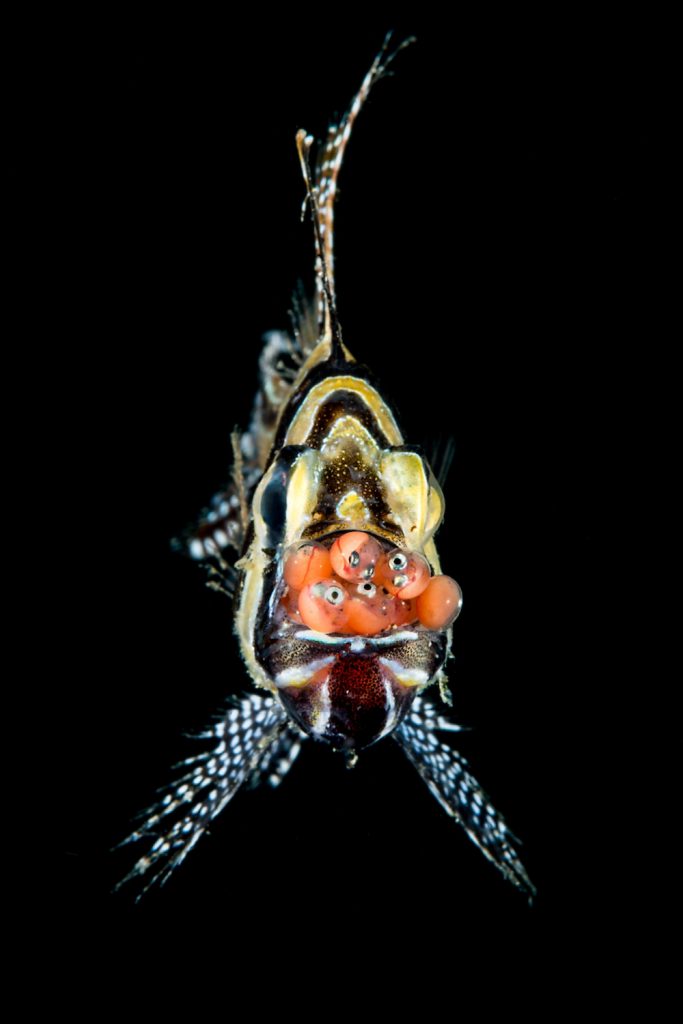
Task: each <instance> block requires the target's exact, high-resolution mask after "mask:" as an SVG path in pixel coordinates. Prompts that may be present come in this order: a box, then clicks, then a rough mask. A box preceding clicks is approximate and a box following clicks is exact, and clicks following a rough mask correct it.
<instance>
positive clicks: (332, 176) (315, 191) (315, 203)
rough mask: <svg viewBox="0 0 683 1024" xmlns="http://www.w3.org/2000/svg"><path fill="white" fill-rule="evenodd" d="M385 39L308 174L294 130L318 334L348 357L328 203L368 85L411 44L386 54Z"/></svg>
mask: <svg viewBox="0 0 683 1024" xmlns="http://www.w3.org/2000/svg"><path fill="white" fill-rule="evenodd" d="M391 37H392V33H391V32H388V33H387V35H386V36H385V38H384V42H383V43H382V47H381V49H380V51H379V53H378V54H377V56H376V57H375V59H374V61H373V62H372V65H371V67H370V69H369V71H368V72H367V74H366V76H365V78H364V79H363V81H362V83H361V86H360V89H359V90H358V92H357V93H356V95H355V97H354V99H353V101H352V103H351V106H350V107H349V109H348V110H347V112H346V114H344V116H343V117H342V119H341V121H340V122H339V124H332V125H330V127H329V128H328V130H327V136H326V139H325V142H324V145H322V146H321V148H320V150H319V152H318V156H317V160H316V165H315V174H311V169H310V163H309V151H310V148H311V146H312V144H313V137H312V136H311V135H309V134H308V133H307V132H306V131H305V130H304V129H300V130H299V131H298V132H297V136H296V144H297V150H298V152H299V160H300V161H301V170H302V173H303V176H304V181H305V183H306V202H307V203H308V205H309V206H310V208H311V213H312V216H313V222H314V234H315V255H316V260H315V278H316V282H315V286H316V305H317V310H318V324H319V329H320V337H321V339H322V340H325V341H327V342H328V343H329V344H330V347H331V354H337V355H340V356H344V357H345V358H348V357H349V353H348V350H347V349H346V347H345V346H344V344H343V342H342V339H341V327H340V324H339V319H338V317H337V311H336V304H337V300H336V291H335V282H334V201H335V197H336V194H337V179H338V177H339V171H340V170H341V165H342V161H343V159H344V152H345V150H346V146H347V144H348V141H349V138H350V137H351V131H352V129H353V125H354V123H355V121H356V118H357V117H358V114H359V113H360V111H361V109H362V107H363V104H364V103H365V101H366V100H367V98H368V96H369V95H370V91H371V89H372V87H373V85H375V83H376V82H378V81H379V80H380V78H382V77H383V76H384V75H385V74H386V72H387V69H388V68H389V66H390V64H391V63H392V62H393V60H394V59H395V57H396V56H397V55H398V54H399V53H400V51H401V50H403V49H404V48H405V47H406V46H409V45H410V44H411V43H413V42H415V38H414V37H413V36H410V37H409V38H408V39H404V40H403V42H402V43H400V45H399V46H397V47H396V49H395V50H392V51H391V53H387V51H388V48H389V44H390V42H391Z"/></svg>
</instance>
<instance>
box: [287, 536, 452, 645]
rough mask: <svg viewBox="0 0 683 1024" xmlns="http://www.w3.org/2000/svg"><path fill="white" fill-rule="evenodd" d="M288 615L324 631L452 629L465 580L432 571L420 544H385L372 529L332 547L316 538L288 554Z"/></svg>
mask: <svg viewBox="0 0 683 1024" xmlns="http://www.w3.org/2000/svg"><path fill="white" fill-rule="evenodd" d="M284 578H285V583H286V584H287V589H286V591H285V594H284V596H283V597H282V599H281V604H282V607H283V609H284V611H285V613H286V615H287V616H288V618H289V619H290V620H291V621H293V622H297V623H300V624H303V625H305V626H308V628H309V629H314V630H316V631H317V632H319V633H342V634H350V635H360V636H375V635H376V634H377V633H381V632H383V631H384V630H387V629H391V628H392V627H398V626H406V625H408V624H410V623H411V622H418V621H419V622H420V623H421V624H422V625H423V626H425V627H427V628H428V629H445V628H446V627H447V626H450V624H451V623H452V622H454V621H455V619H456V618H457V616H458V613H459V612H460V607H461V604H462V594H461V591H460V587H459V586H458V584H457V583H456V582H455V580H453V579H451V577H450V576H432V575H431V571H430V568H429V563H428V562H427V560H426V559H425V558H423V556H422V555H420V554H418V553H417V552H416V551H412V552H406V551H402V550H401V549H400V548H394V549H393V550H392V551H385V550H384V549H383V547H382V545H381V544H380V543H379V541H377V540H376V539H375V538H374V537H371V536H370V534H369V533H362V532H361V531H359V530H354V531H350V532H349V533H343V534H341V535H340V536H339V537H337V538H336V540H335V541H334V543H333V544H332V546H331V547H330V548H329V549H328V548H326V547H324V546H323V545H322V544H320V543H318V542H317V541H309V542H308V543H304V544H300V545H296V546H294V547H293V548H292V549H290V551H289V552H288V553H287V555H286V556H285V566H284Z"/></svg>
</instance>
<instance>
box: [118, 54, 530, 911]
mask: <svg viewBox="0 0 683 1024" xmlns="http://www.w3.org/2000/svg"><path fill="white" fill-rule="evenodd" d="M389 39H390V37H387V39H386V40H385V42H384V46H383V47H382V50H381V51H380V53H379V54H378V55H377V57H376V58H375V60H374V62H373V64H372V66H371V67H370V70H369V71H368V73H367V74H366V76H365V78H364V80H363V82H362V84H361V87H360V89H359V91H358V93H357V95H356V96H355V98H354V100H353V102H352V104H351V106H350V108H349V109H348V111H347V113H346V114H345V116H344V117H343V118H342V119H341V120H340V122H339V124H335V125H332V126H331V127H330V128H329V129H328V131H327V136H326V138H325V140H324V142H323V143H322V144H321V145H320V146H319V147H318V149H317V159H316V160H315V161H313V160H312V158H311V150H312V147H313V143H314V140H313V139H312V137H311V136H309V135H308V134H307V133H306V132H304V131H299V132H298V134H297V136H296V144H297V149H298V154H299V159H300V162H301V168H302V172H303V178H304V183H305V188H306V200H305V202H306V203H307V205H308V208H309V210H310V213H311V218H312V221H313V227H314V240H315V295H314V297H313V300H312V301H311V302H310V303H308V304H306V303H304V302H303V301H302V300H301V298H300V297H297V299H296V301H295V308H294V313H293V316H292V319H293V324H292V330H291V332H288V333H285V332H280V331H272V332H270V333H269V334H267V335H266V336H265V344H264V347H263V350H262V352H261V357H260V387H259V390H258V392H257V395H256V398H255V402H254V407H253V413H252V416H251V421H250V423H249V427H248V429H247V430H246V431H245V432H244V433H242V434H237V433H236V434H233V437H232V450H233V457H234V458H233V469H232V479H231V481H230V483H229V485H228V486H227V487H226V488H225V490H223V491H222V492H220V493H219V494H218V495H216V496H215V497H214V499H213V501H212V504H211V507H210V509H209V510H208V511H207V512H206V513H205V514H204V515H203V517H202V519H201V520H200V522H199V525H198V527H197V528H196V529H194V530H193V531H192V532H191V533H189V534H188V535H187V536H186V537H185V538H184V539H183V541H182V544H183V545H184V546H185V547H186V550H187V552H188V554H189V555H190V556H191V557H192V558H194V559H196V560H197V561H199V562H201V563H203V564H204V565H205V567H206V568H207V571H208V573H209V580H208V582H209V585H210V586H212V587H214V588H215V589H217V590H221V591H224V592H225V593H227V594H228V595H229V596H230V597H231V599H232V600H233V601H234V608H235V632H236V633H237V636H238V638H239V645H240V649H241V654H242V658H243V660H244V663H245V666H246V669H247V672H248V673H249V676H250V677H251V680H252V682H253V684H254V687H255V690H254V692H251V693H249V694H248V695H246V696H243V697H241V698H235V699H233V701H232V703H231V705H230V706H229V708H228V709H227V711H226V712H225V713H224V714H223V715H222V716H221V717H220V718H219V719H218V720H217V721H216V722H215V724H213V725H212V726H211V728H210V729H209V730H208V731H207V732H205V733H202V734H201V735H202V737H203V738H204V739H206V740H209V741H211V743H210V744H209V745H208V749H206V750H205V751H204V752H202V753H200V754H198V755H197V756H194V757H190V758H188V759H187V760H185V761H183V762H181V765H182V769H183V770H182V774H181V775H180V777H179V778H177V779H176V780H175V781H174V782H173V783H172V784H171V785H170V786H169V787H168V789H167V790H166V791H165V794H164V795H163V796H162V798H161V799H160V801H159V802H158V803H157V804H156V805H155V806H153V807H151V808H149V809H148V811H147V812H145V815H144V816H142V819H141V820H142V823H141V824H140V826H139V827H138V828H137V829H136V831H135V832H133V834H132V835H131V836H129V837H128V839H127V840H125V842H146V844H147V845H146V850H145V852H144V853H143V854H142V855H141V856H140V858H139V859H138V860H137V862H136V863H135V865H134V866H133V868H132V870H131V871H130V872H129V874H128V875H127V876H126V878H125V879H124V881H128V880H130V879H134V878H136V877H139V878H141V879H142V881H143V883H145V889H146V888H149V885H151V884H152V883H153V882H155V881H157V882H163V881H165V880H166V879H167V878H168V877H169V875H170V874H171V872H172V871H173V869H174V868H176V867H177V866H178V865H179V864H180V863H181V862H182V861H183V860H184V858H185V857H186V856H187V854H188V853H189V851H190V850H191V849H192V847H193V846H194V845H195V844H196V843H197V841H198V839H199V838H200V837H201V836H202V834H203V833H204V832H205V831H206V829H207V827H208V825H209V823H210V822H211V820H212V819H213V818H215V817H216V815H218V814H219V813H220V812H221V811H222V810H223V808H224V807H225V806H226V805H227V804H228V803H229V801H230V800H231V799H232V797H233V796H234V795H235V793H236V792H237V790H238V789H239V788H240V787H241V786H242V785H243V784H244V783H249V784H251V785H253V784H254V783H258V782H263V783H266V784H270V785H271V786H277V785H278V784H279V783H280V782H281V781H282V779H283V778H284V776H285V775H286V774H287V772H288V770H289V768H290V767H291V765H292V763H293V762H294V760H295V758H296V757H297V755H298V754H299V751H300V749H301V747H302V745H303V744H304V742H305V741H308V740H312V741H314V742H318V743H324V744H327V745H328V746H329V747H330V748H331V749H332V750H335V751H340V752H342V754H343V755H344V756H345V757H346V759H347V762H348V764H349V765H353V764H355V762H356V760H357V758H358V753H359V751H362V750H363V749H364V748H366V747H368V746H370V745H371V744H373V743H376V742H377V741H378V740H381V739H384V738H385V737H389V736H390V737H392V738H393V739H394V740H395V741H396V742H397V743H398V744H399V746H400V747H401V748H402V750H403V751H404V753H405V754H406V755H407V757H408V758H409V759H410V761H412V763H413V764H414V765H415V767H416V769H417V771H418V772H419V773H420V775H421V776H422V778H423V779H424V781H425V782H426V784H427V785H428V787H429V789H430V790H431V791H432V793H433V794H434V796H435V797H436V799H437V800H438V801H439V803H440V804H441V805H442V806H443V807H444V809H445V810H446V811H447V812H448V814H450V815H451V816H452V817H453V818H454V819H455V820H456V821H458V822H460V824H462V825H463V827H464V828H465V830H466V831H467V833H468V835H469V836H470V838H471V839H472V840H473V841H474V842H475V843H476V844H477V845H478V846H479V848H480V849H481V850H482V852H483V853H484V854H485V856H486V857H488V858H489V860H491V861H492V862H493V863H494V864H495V865H496V867H498V868H499V870H500V871H501V872H502V873H503V874H504V875H505V877H506V878H508V879H509V880H510V881H511V882H512V883H513V884H514V885H516V886H517V887H518V888H519V889H522V890H524V891H526V892H527V893H528V894H529V895H533V892H534V888H533V885H532V883H531V882H530V880H529V878H528V876H527V873H526V871H525V869H524V867H523V865H522V863H521V861H520V860H519V856H518V854H517V852H516V849H515V840H514V837H513V836H512V834H511V833H510V831H509V829H508V827H507V825H506V823H505V821H504V820H503V818H502V817H501V815H500V814H498V812H497V811H496V810H495V809H494V808H493V806H492V805H491V803H490V802H489V800H488V797H487V796H486V795H485V793H484V792H483V791H482V789H481V788H480V786H479V784H478V783H477V781H476V780H475V779H474V778H473V777H472V775H471V774H470V772H469V771H468V767H467V763H466V761H465V760H464V759H463V758H462V757H461V756H460V754H459V753H458V752H457V751H456V750H454V749H453V747H452V746H451V745H450V744H449V743H447V742H444V739H443V733H448V732H457V731H458V729H459V728H460V727H459V726H458V725H456V724H455V723H454V722H452V721H451V720H450V719H449V718H448V717H447V715H445V714H444V713H442V711H443V705H445V704H450V695H449V691H448V687H447V682H446V676H445V673H444V665H445V664H446V661H447V659H448V657H449V653H450V649H451V642H452V627H453V623H454V622H455V620H456V618H457V617H458V614H459V612H460V609H461V606H462V595H461V591H460V587H459V586H458V584H457V583H456V582H455V580H454V579H452V578H451V577H450V576H448V575H446V574H444V573H442V571H441V565H440V562H439V555H438V553H437V548H436V545H435V541H434V537H435V534H436V532H437V530H438V528H439V524H440V523H441V521H442V519H443V514H444V498H443V494H442V491H441V488H440V486H439V483H438V481H437V479H436V476H435V474H434V473H433V472H432V469H431V468H430V465H429V463H428V462H427V460H426V459H425V457H424V455H423V454H422V453H421V451H420V450H419V449H417V448H415V447H411V446H410V445H409V444H407V443H406V442H405V440H404V438H403V435H402V434H401V431H400V429H399V427H398V424H397V421H396V418H395V416H394V412H393V411H392V409H391V408H389V406H388V405H387V403H386V402H385V400H384V399H383V397H382V394H381V393H380V391H379V390H378V388H377V385H376V383H375V382H374V380H373V378H371V377H370V375H369V374H368V372H367V371H366V370H365V369H363V368H361V367H360V366H359V364H358V363H357V362H356V360H355V358H354V356H353V355H352V354H351V352H350V350H349V349H348V348H347V346H346V343H345V341H344V340H343V338H342V330H341V325H340V322H339V317H338V314H337V298H336V292H335V279H334V203H335V196H336V191H337V181H338V177H339V172H340V169H341V166H342V160H343V158H344V153H345V151H346V147H347V145H348V142H349V138H350V135H351V131H352V129H353V125H354V122H355V121H356V118H357V117H358V114H359V112H360V110H361V108H362V107H363V105H364V103H365V101H366V99H367V97H368V94H369V93H370V91H371V89H372V88H373V87H374V86H375V85H376V83H377V82H378V81H379V80H380V79H381V78H382V77H383V76H384V74H385V73H386V71H387V68H388V67H389V65H390V64H391V63H392V61H393V60H394V58H395V57H396V54H397V53H398V52H399V51H400V50H402V49H403V48H404V47H405V46H406V45H407V43H409V42H412V40H406V42H404V43H403V44H402V45H401V46H399V47H398V49H396V50H395V51H394V52H393V53H388V46H389ZM231 555H232V559H231ZM433 685H434V691H435V693H436V697H435V698H433V699H430V697H429V696H428V694H427V691H428V689H429V688H430V687H432V686H433ZM145 889H143V890H142V891H145Z"/></svg>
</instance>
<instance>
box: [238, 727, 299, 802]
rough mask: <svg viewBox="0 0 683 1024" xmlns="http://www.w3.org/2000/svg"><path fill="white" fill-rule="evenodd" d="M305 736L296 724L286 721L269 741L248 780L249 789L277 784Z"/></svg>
mask: <svg viewBox="0 0 683 1024" xmlns="http://www.w3.org/2000/svg"><path fill="white" fill-rule="evenodd" d="M305 739H307V736H306V734H305V733H304V732H302V731H301V729H299V728H298V726H296V725H294V724H292V723H288V724H287V725H286V726H285V727H284V729H283V730H282V732H281V733H280V734H279V736H278V737H277V739H276V740H275V741H274V742H273V743H271V745H270V746H269V747H268V750H267V751H266V752H265V754H264V755H263V757H262V758H261V760H260V761H259V763H258V765H257V767H256V768H255V770H254V771H253V772H252V774H251V777H250V778H249V780H248V785H249V788H250V789H253V788H254V787H256V786H261V785H268V786H272V787H273V788H275V787H276V786H279V785H280V783H281V782H282V780H283V779H284V778H285V776H286V775H287V773H288V771H289V769H290V768H291V767H292V765H293V764H294V762H295V761H296V759H297V757H298V756H299V754H300V752H301V744H302V743H303V742H304V740H305Z"/></svg>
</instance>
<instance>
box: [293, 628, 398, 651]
mask: <svg viewBox="0 0 683 1024" xmlns="http://www.w3.org/2000/svg"><path fill="white" fill-rule="evenodd" d="M295 636H296V638H297V640H313V641H315V642H317V643H320V644H324V645H326V646H328V647H345V646H346V647H349V648H350V649H351V650H354V651H355V650H363V648H364V647H366V646H368V645H369V646H371V647H389V646H391V645H392V644H396V643H403V641H405V640H417V637H418V634H417V633H416V632H415V630H412V629H397V630H396V632H395V633H387V634H386V635H385V636H358V635H356V636H331V635H330V634H329V633H318V632H317V631H316V630H314V629H300V630H298V631H297V632H296V634H295Z"/></svg>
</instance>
